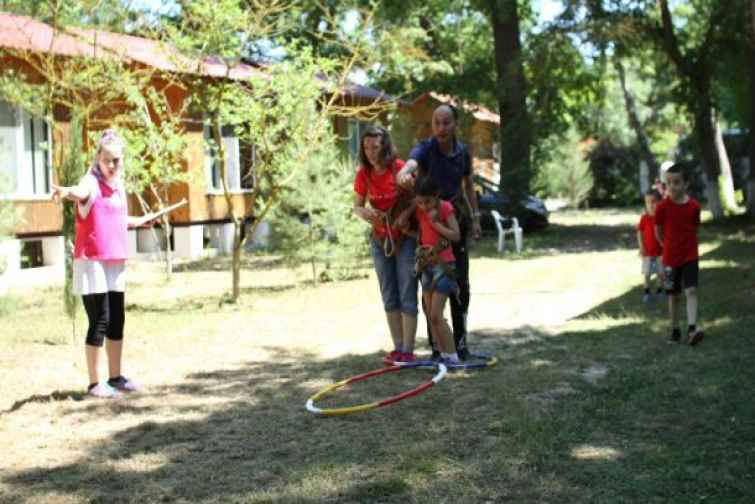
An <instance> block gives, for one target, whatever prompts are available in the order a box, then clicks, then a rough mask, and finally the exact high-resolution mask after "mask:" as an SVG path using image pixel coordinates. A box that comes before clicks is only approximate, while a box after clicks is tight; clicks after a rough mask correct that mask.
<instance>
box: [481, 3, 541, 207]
mask: <svg viewBox="0 0 755 504" xmlns="http://www.w3.org/2000/svg"><path fill="white" fill-rule="evenodd" d="M490 19H491V24H492V26H493V38H494V42H495V63H496V70H497V74H498V78H497V84H498V86H497V87H498V89H497V98H498V109H499V112H500V117H501V133H500V135H501V136H500V141H501V149H500V152H501V191H502V192H504V193H505V194H506V195H508V196H509V201H511V202H512V203H513V204H514V205H516V204H517V203H516V202H518V201H520V200H521V196H522V195H523V194H526V193H528V192H529V188H530V180H531V178H532V173H531V169H530V141H531V139H530V123H529V117H528V115H527V102H526V99H527V86H526V82H525V77H524V69H523V65H522V50H521V44H520V41H519V13H518V11H517V0H496V1H494V2H491V3H490Z"/></svg>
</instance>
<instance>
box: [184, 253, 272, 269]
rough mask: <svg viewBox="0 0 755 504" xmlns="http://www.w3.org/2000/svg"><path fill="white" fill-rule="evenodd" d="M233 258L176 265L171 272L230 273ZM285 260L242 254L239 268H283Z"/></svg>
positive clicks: (225, 256)
mask: <svg viewBox="0 0 755 504" xmlns="http://www.w3.org/2000/svg"><path fill="white" fill-rule="evenodd" d="M232 263H233V258H232V257H231V256H230V255H223V256H217V257H208V258H204V259H200V260H198V261H191V262H186V263H182V264H176V265H175V266H174V267H173V271H175V272H177V273H181V272H201V271H230V270H231V265H232ZM285 264H286V263H285V259H284V258H283V257H279V256H257V255H249V254H244V255H242V257H241V268H242V269H245V270H257V271H265V270H271V269H275V268H281V267H284V266H285Z"/></svg>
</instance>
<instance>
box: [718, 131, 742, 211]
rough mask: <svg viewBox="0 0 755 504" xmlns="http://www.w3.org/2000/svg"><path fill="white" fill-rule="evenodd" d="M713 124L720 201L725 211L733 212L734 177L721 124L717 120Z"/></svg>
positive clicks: (734, 207) (734, 204)
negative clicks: (719, 168)
mask: <svg viewBox="0 0 755 504" xmlns="http://www.w3.org/2000/svg"><path fill="white" fill-rule="evenodd" d="M714 124H715V135H716V152H717V153H718V162H719V164H720V166H721V176H720V177H719V178H718V183H719V185H720V189H721V200H722V201H721V203H722V204H723V208H724V210H725V211H726V212H727V213H734V212H735V211H736V210H737V199H736V197H735V196H734V178H733V177H732V175H731V163H730V162H729V155H728V154H727V153H726V145H725V144H724V136H723V133H722V132H721V125H720V124H719V123H718V120H715V122H714Z"/></svg>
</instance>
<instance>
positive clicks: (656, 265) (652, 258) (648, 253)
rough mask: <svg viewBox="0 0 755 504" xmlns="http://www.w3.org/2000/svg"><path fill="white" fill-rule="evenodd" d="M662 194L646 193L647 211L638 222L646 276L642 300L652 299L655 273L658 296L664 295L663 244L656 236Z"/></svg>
mask: <svg viewBox="0 0 755 504" xmlns="http://www.w3.org/2000/svg"><path fill="white" fill-rule="evenodd" d="M660 199H661V198H660V195H659V194H658V192H656V191H655V190H653V189H651V190H649V191H648V192H647V193H645V212H643V214H642V217H640V222H639V224H637V244H638V245H639V248H640V257H641V258H642V274H643V276H644V277H645V293H644V294H643V295H642V302H643V303H647V302H649V301H650V300H651V297H650V296H651V294H650V278H651V277H652V276H653V274H655V276H656V278H657V279H658V288H657V290H656V293H655V294H656V296H661V295H663V288H662V287H661V286H662V283H663V268H661V261H660V257H659V256H660V255H661V244H660V243H658V239H657V238H656V237H655V207H656V205H657V204H658V201H660Z"/></svg>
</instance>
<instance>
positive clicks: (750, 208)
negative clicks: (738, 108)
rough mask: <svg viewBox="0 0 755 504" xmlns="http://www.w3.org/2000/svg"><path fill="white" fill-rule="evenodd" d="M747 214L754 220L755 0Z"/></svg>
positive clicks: (753, 9) (754, 4)
mask: <svg viewBox="0 0 755 504" xmlns="http://www.w3.org/2000/svg"><path fill="white" fill-rule="evenodd" d="M747 213H748V214H749V215H750V217H754V218H755V0H751V1H750V164H749V176H748V177H747Z"/></svg>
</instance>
